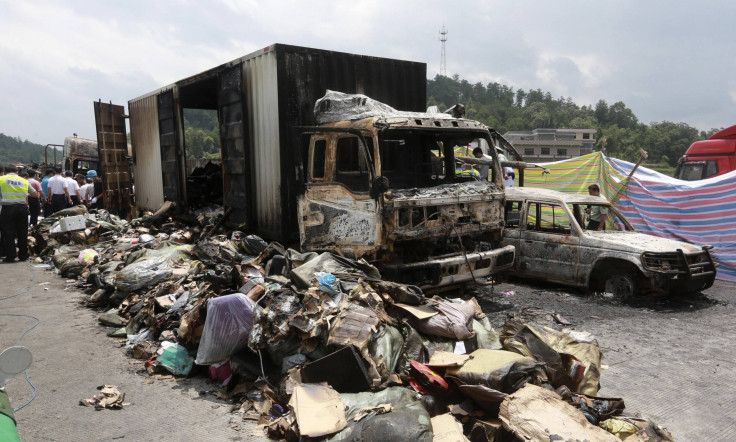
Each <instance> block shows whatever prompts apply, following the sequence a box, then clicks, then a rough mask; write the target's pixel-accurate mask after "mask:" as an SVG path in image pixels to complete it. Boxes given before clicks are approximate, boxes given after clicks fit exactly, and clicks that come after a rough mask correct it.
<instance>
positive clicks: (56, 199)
mask: <svg viewBox="0 0 736 442" xmlns="http://www.w3.org/2000/svg"><path fill="white" fill-rule="evenodd" d="M54 173H55V175H54V176H52V177H51V178H49V187H48V191H49V194H48V195H47V197H48V198H49V199H50V200H51V213H56V212H58V211H59V210H62V209H66V208H67V207H68V206H69V205H71V203H72V199H71V197H70V196H69V181H67V179H66V178H64V175H63V174H62V172H61V167H59V166H57V167H55V168H54Z"/></svg>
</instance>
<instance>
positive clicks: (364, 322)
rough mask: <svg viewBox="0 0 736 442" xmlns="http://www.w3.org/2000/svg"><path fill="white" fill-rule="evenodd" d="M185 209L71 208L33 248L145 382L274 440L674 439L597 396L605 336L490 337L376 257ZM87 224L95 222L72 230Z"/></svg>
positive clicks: (515, 321)
mask: <svg viewBox="0 0 736 442" xmlns="http://www.w3.org/2000/svg"><path fill="white" fill-rule="evenodd" d="M440 193H441V191H440ZM173 209H174V207H173V205H172V204H170V203H167V204H165V205H164V206H163V207H162V208H161V209H160V210H159V211H158V212H157V213H148V214H146V215H145V216H143V217H142V218H138V219H135V220H133V221H132V222H126V221H124V220H121V219H119V218H118V217H116V216H115V215H111V214H109V213H108V212H106V211H104V210H100V211H97V212H94V213H87V211H86V210H85V209H84V208H83V207H81V206H77V207H74V208H69V209H65V210H63V211H61V212H59V213H57V214H54V215H53V216H51V217H48V218H46V219H44V220H43V221H42V222H41V223H40V224H39V226H38V227H37V228H35V229H33V230H32V239H31V248H32V250H33V251H34V252H35V253H36V255H37V256H38V261H42V260H45V261H47V262H49V261H50V262H51V263H52V264H53V267H54V268H55V269H56V271H57V272H58V273H59V274H60V275H61V276H63V277H64V278H67V283H68V284H69V285H70V286H75V287H79V288H80V289H82V290H84V292H85V293H86V295H85V296H84V299H83V301H82V302H83V303H84V304H85V305H86V306H87V307H89V308H93V309H97V310H98V311H99V312H100V317H99V320H100V322H101V323H102V324H103V325H105V326H107V327H110V333H109V334H110V336H115V337H118V338H120V342H122V344H121V345H123V346H124V347H125V348H126V349H127V351H128V352H129V354H130V355H131V357H133V358H136V359H139V360H140V361H141V366H140V367H141V368H140V373H141V375H143V376H150V377H151V380H152V381H153V379H155V378H156V376H159V377H160V376H172V375H173V376H177V377H183V376H206V377H209V378H210V379H211V381H212V382H213V383H214V384H216V387H215V388H216V389H217V393H216V394H217V396H218V397H219V398H221V399H225V400H227V401H230V402H231V403H232V412H233V414H235V415H238V416H242V419H243V420H246V421H254V422H256V423H257V424H258V425H259V426H260V427H261V428H263V431H264V432H265V433H266V434H267V435H268V436H269V437H272V438H276V439H286V440H298V439H300V438H317V439H323V440H356V439H362V440H381V439H385V440H410V439H416V440H422V441H431V440H433V439H434V438H436V437H438V436H439V435H446V434H450V435H452V437H453V438H454V439H453V440H473V441H507V440H509V441H510V440H522V439H524V440H527V439H529V438H531V439H538V438H540V437H542V438H545V440H546V439H553V438H557V437H558V436H559V437H560V438H562V439H564V440H567V439H568V438H570V437H573V438H577V439H582V438H585V439H587V440H620V439H619V438H624V437H626V436H629V435H636V436H635V437H634V438H635V439H636V440H651V441H654V440H672V439H671V437H670V436H669V435H668V433H667V432H666V430H664V429H662V428H660V427H658V426H657V425H656V424H654V423H653V422H651V421H649V420H647V419H642V418H640V417H636V416H629V415H627V414H626V413H625V405H624V401H623V400H622V399H621V398H601V397H597V396H596V395H597V392H598V389H599V381H600V374H601V358H602V354H601V352H600V348H599V346H598V343H597V341H596V340H595V338H594V337H593V336H591V335H590V334H588V333H586V332H583V331H578V330H574V329H570V328H561V326H560V325H559V324H558V323H557V322H555V321H554V320H553V319H552V318H553V316H552V315H550V314H548V312H544V311H541V310H537V309H527V310H524V311H521V312H518V313H515V314H511V315H509V317H508V320H507V321H506V323H505V324H504V326H503V328H502V329H501V330H494V328H493V327H492V326H491V324H490V322H489V320H488V318H487V317H486V315H485V314H484V313H483V311H482V310H481V308H480V307H479V305H478V303H477V302H476V301H475V299H474V298H472V297H467V296H466V297H456V298H450V297H448V298H441V297H436V296H435V297H429V296H428V295H427V294H425V293H424V292H423V290H422V289H421V288H419V287H417V286H412V285H405V284H401V283H396V282H391V281H387V280H385V279H384V277H383V275H382V274H381V273H380V272H379V271H378V269H376V268H375V267H374V266H372V265H371V264H369V263H368V262H367V261H365V260H353V259H348V258H344V257H341V256H339V255H337V254H334V253H330V252H321V253H318V252H306V253H302V252H299V251H297V250H293V249H288V248H285V247H283V246H282V245H280V244H279V243H276V242H271V243H267V242H265V241H263V240H262V239H261V238H259V237H257V236H255V235H248V234H246V233H243V232H240V231H231V230H228V229H227V228H224V227H223V226H224V225H225V223H223V222H222V220H223V218H224V217H225V216H226V213H224V212H223V211H222V209H220V208H206V209H202V210H200V211H197V212H194V213H193V214H192V216H191V217H189V218H186V219H184V218H182V217H180V216H177V215H175V211H174V210H173ZM74 217H77V218H76V219H80V218H81V219H82V220H83V225H84V228H83V229H82V228H79V229H78V230H69V227H68V226H70V225H74V223H70V222H68V220H70V219H73V218H74ZM65 220H66V221H65ZM632 437H633V436H632ZM562 439H560V440H562ZM555 440H556V439H555Z"/></svg>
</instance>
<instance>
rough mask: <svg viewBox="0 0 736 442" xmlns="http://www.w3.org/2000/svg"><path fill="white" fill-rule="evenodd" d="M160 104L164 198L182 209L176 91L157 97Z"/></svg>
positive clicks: (159, 119) (181, 168) (182, 196)
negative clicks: (175, 104)
mask: <svg viewBox="0 0 736 442" xmlns="http://www.w3.org/2000/svg"><path fill="white" fill-rule="evenodd" d="M156 100H157V105H158V135H159V139H160V140H161V173H162V174H163V186H164V199H165V200H166V201H173V202H175V203H176V204H177V205H179V207H180V209H183V208H184V207H183V206H186V204H187V199H186V198H185V197H184V195H185V193H184V185H183V184H182V183H183V177H184V172H183V169H184V168H183V165H184V155H183V152H181V151H180V149H179V143H178V139H179V131H178V127H177V126H178V124H177V120H176V112H175V106H174V91H173V90H168V91H165V92H162V93H160V94H158V96H157V97H156Z"/></svg>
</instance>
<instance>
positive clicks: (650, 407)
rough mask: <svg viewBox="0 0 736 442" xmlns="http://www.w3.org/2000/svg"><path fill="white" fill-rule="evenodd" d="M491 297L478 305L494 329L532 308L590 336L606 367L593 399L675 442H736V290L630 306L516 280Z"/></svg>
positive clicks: (717, 287)
mask: <svg viewBox="0 0 736 442" xmlns="http://www.w3.org/2000/svg"><path fill="white" fill-rule="evenodd" d="M493 292H494V294H493V295H491V294H490V290H484V293H485V294H486V295H485V296H483V297H482V298H483V299H484V301H485V302H482V303H481V304H482V305H483V307H484V311H486V312H487V313H488V312H489V311H492V310H496V312H494V313H490V314H489V317H490V319H491V322H492V324H493V325H494V327H498V328H499V329H500V327H501V326H502V324H503V322H504V319H505V318H506V316H507V314H508V313H509V312H512V311H517V310H518V309H520V308H522V307H538V308H541V309H545V310H549V311H554V312H557V313H560V314H561V315H562V316H563V317H564V318H566V319H567V320H569V321H570V322H571V323H572V324H571V327H573V328H575V329H577V330H584V331H588V332H590V333H593V334H594V335H595V336H596V338H597V340H598V343H599V345H600V347H601V351H602V353H603V361H602V363H603V364H605V366H606V367H607V368H605V367H604V369H603V370H602V373H601V390H600V392H599V396H603V397H622V398H624V400H625V402H626V411H627V412H628V413H638V414H640V415H641V416H644V417H648V418H650V419H652V420H653V421H654V422H656V423H658V424H659V425H660V426H663V427H665V428H667V429H668V430H669V431H670V433H671V434H672V435H673V436H674V438H675V440H678V441H706V440H707V441H733V440H736V397H734V394H733V386H734V384H736V353H735V352H734V339H735V338H736V322H734V313H736V309H735V308H734V300H735V299H736V284H733V283H728V282H724V281H716V283H715V284H714V285H713V287H711V288H710V289H708V290H706V291H705V292H703V293H702V294H696V295H688V296H684V297H680V298H675V299H640V300H637V301H636V302H635V303H632V304H621V303H620V302H617V301H616V300H615V299H609V298H605V297H603V296H601V295H598V294H590V293H581V292H579V291H575V290H571V289H568V288H565V287H561V286H551V285H545V284H539V283H529V282H526V281H518V280H517V281H511V282H506V283H503V284H499V285H497V286H496V287H494V290H493ZM504 292H505V293H506V295H504V294H502V293H504ZM510 292H513V294H510Z"/></svg>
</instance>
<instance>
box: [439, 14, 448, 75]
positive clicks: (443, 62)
mask: <svg viewBox="0 0 736 442" xmlns="http://www.w3.org/2000/svg"><path fill="white" fill-rule="evenodd" d="M447 34H448V32H447V29H445V25H442V29H440V41H441V42H442V56H441V57H440V75H442V76H443V77H447V58H446V57H445V42H446V41H447Z"/></svg>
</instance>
